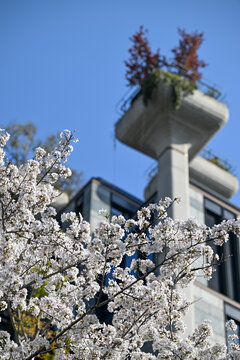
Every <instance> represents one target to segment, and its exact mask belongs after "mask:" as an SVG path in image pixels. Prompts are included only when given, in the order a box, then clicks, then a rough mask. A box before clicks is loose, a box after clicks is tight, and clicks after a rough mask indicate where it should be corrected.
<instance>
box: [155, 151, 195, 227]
mask: <svg viewBox="0 0 240 360" xmlns="http://www.w3.org/2000/svg"><path fill="white" fill-rule="evenodd" d="M166 196H169V197H170V198H171V199H174V198H176V197H180V198H181V204H177V203H174V204H173V206H172V207H171V208H170V209H169V211H168V214H169V216H171V217H172V218H173V219H179V220H184V219H186V218H188V217H189V167H188V146H187V145H181V146H175V147H174V146H168V147H166V148H165V149H164V150H163V152H162V154H160V156H159V159H158V174H157V200H160V199H164V197H166Z"/></svg>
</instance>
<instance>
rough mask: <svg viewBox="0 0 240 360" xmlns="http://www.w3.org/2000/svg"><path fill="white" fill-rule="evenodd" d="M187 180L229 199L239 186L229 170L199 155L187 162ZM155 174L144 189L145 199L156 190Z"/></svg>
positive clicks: (156, 179)
mask: <svg viewBox="0 0 240 360" xmlns="http://www.w3.org/2000/svg"><path fill="white" fill-rule="evenodd" d="M189 180H190V182H193V183H195V184H196V185H198V186H200V187H201V188H205V189H206V190H207V191H209V192H210V193H213V194H216V195H217V196H221V197H224V198H225V199H227V200H228V199H231V197H233V196H234V195H235V194H236V193H237V192H238V188H239V184H238V179H237V178H236V176H234V175H233V174H231V173H230V172H228V171H226V170H224V169H221V168H220V167H219V166H217V165H216V164H214V163H212V162H211V161H209V160H206V159H204V158H203V157H201V156H197V157H195V159H194V160H193V161H191V163H190V164H189ZM157 181H158V178H157V175H156V176H154V177H152V179H151V180H150V181H149V183H148V185H147V186H146V188H145V190H144V198H145V199H146V200H147V199H149V198H151V196H152V195H153V194H154V193H155V192H156V189H157Z"/></svg>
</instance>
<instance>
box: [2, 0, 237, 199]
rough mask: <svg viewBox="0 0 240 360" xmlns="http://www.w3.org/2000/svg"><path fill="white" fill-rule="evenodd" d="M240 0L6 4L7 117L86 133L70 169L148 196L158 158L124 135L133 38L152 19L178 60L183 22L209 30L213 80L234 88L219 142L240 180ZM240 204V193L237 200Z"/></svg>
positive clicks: (157, 40)
mask: <svg viewBox="0 0 240 360" xmlns="http://www.w3.org/2000/svg"><path fill="white" fill-rule="evenodd" d="M239 14H240V2H239V0H228V1H227V0H211V1H206V0H201V1H193V0H189V1H187V0H182V1H179V0H174V1H173V0H172V1H171V0H168V1H162V0H149V1H148V2H146V1H143V0H131V1H129V0H128V1H127V0H121V1H113V0H102V1H99V0H89V1H82V0H68V1H67V0H65V1H63V0H21V1H19V0H2V1H1V2H0V47H1V56H0V104H1V106H0V122H1V124H3V125H4V124H8V123H10V122H20V123H23V122H26V121H28V120H31V121H33V122H34V123H35V124H36V125H37V126H38V129H39V136H40V137H42V138H43V137H45V136H47V135H48V134H50V133H55V132H57V131H59V130H62V129H65V128H69V129H76V133H77V136H78V138H79V140H80V141H79V143H78V144H77V145H76V146H75V151H74V153H73V155H72V158H71V160H70V165H71V166H72V167H75V168H77V169H78V170H82V171H83V172H84V181H87V180H88V179H89V178H90V177H92V176H101V177H103V178H105V179H106V180H108V181H110V182H113V183H115V184H116V185H118V186H120V187H121V188H123V189H124V190H126V191H129V192H130V193H132V194H134V195H135V196H138V197H140V198H142V197H143V189H144V186H145V185H146V183H147V176H146V172H147V169H148V168H149V166H151V164H152V163H153V160H151V159H150V158H148V157H146V156H144V155H142V154H140V153H138V152H136V151H135V150H133V149H130V148H127V147H126V146H124V145H122V144H120V143H119V142H115V141H114V123H115V122H116V121H117V119H118V118H119V115H118V113H117V112H116V104H117V102H118V101H119V99H120V98H121V97H122V96H123V95H124V93H125V92H126V90H127V86H126V80H125V77H124V74H125V66H124V60H125V59H127V57H128V49H129V47H130V41H129V37H130V36H131V35H132V34H133V33H134V32H136V30H138V29H139V26H140V25H144V26H145V27H146V28H148V29H149V34H148V37H149V41H150V43H151V45H152V48H153V50H155V49H157V48H160V50H161V53H162V54H165V55H166V56H171V49H172V48H173V47H174V46H176V45H177V44H178V34H177V27H182V28H185V29H186V31H188V32H192V31H194V30H198V31H203V32H204V37H205V41H204V43H203V45H202V47H201V50H200V56H201V58H202V59H203V60H204V61H205V62H206V63H208V64H209V66H208V67H206V68H205V69H203V76H204V77H205V78H206V79H209V80H211V81H213V82H215V83H217V84H219V85H220V86H221V88H223V89H224V92H225V93H226V102H227V104H228V106H229V112H230V118H229V122H228V124H227V125H226V126H225V127H224V128H223V129H222V130H221V131H220V132H219V133H218V135H217V136H216V138H215V139H214V140H213V141H212V142H211V143H210V144H209V146H208V147H209V148H211V149H213V150H215V151H216V152H217V153H220V154H222V155H223V156H224V157H226V158H228V159H230V160H231V161H232V163H233V164H234V165H235V166H236V167H237V171H236V173H237V175H238V178H239V177H240V159H239V153H240V151H239V150H240V145H239V133H240V131H239V130H240V107H239V103H240V95H239V84H240V71H239V56H240V47H239V36H240V22H239ZM232 201H233V202H234V203H235V204H237V205H238V206H240V194H238V195H237V196H235V197H234V198H233V200H232Z"/></svg>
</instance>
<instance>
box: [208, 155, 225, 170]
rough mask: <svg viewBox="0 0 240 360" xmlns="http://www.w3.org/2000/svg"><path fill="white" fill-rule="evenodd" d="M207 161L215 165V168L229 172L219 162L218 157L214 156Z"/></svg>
mask: <svg viewBox="0 0 240 360" xmlns="http://www.w3.org/2000/svg"><path fill="white" fill-rule="evenodd" d="M207 160H208V161H211V162H212V163H213V164H215V165H217V166H218V167H220V168H221V169H223V170H225V171H227V172H229V168H228V167H227V166H226V165H225V164H224V163H223V162H221V160H220V159H219V157H218V156H214V157H211V158H208V159H207Z"/></svg>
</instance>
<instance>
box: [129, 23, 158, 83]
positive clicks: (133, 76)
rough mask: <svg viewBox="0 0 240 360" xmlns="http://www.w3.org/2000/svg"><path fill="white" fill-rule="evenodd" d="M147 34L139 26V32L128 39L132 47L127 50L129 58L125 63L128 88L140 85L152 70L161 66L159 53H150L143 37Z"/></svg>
mask: <svg viewBox="0 0 240 360" xmlns="http://www.w3.org/2000/svg"><path fill="white" fill-rule="evenodd" d="M147 32H148V30H147V29H145V30H144V28H143V26H140V30H139V31H137V32H136V34H134V35H133V36H132V37H131V38H130V40H131V41H132V42H133V46H132V47H131V48H130V49H129V50H128V52H129V53H130V56H131V57H130V58H129V60H128V61H125V65H126V67H127V71H126V79H127V81H128V85H129V86H133V85H141V84H142V83H143V81H144V80H145V79H146V78H147V77H148V76H149V75H150V74H151V73H152V71H153V70H155V69H157V68H160V67H161V65H162V60H161V58H160V51H159V50H157V52H156V53H155V54H154V53H152V50H151V48H150V46H149V43H148V39H147V37H146V36H144V34H146V33H147Z"/></svg>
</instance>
